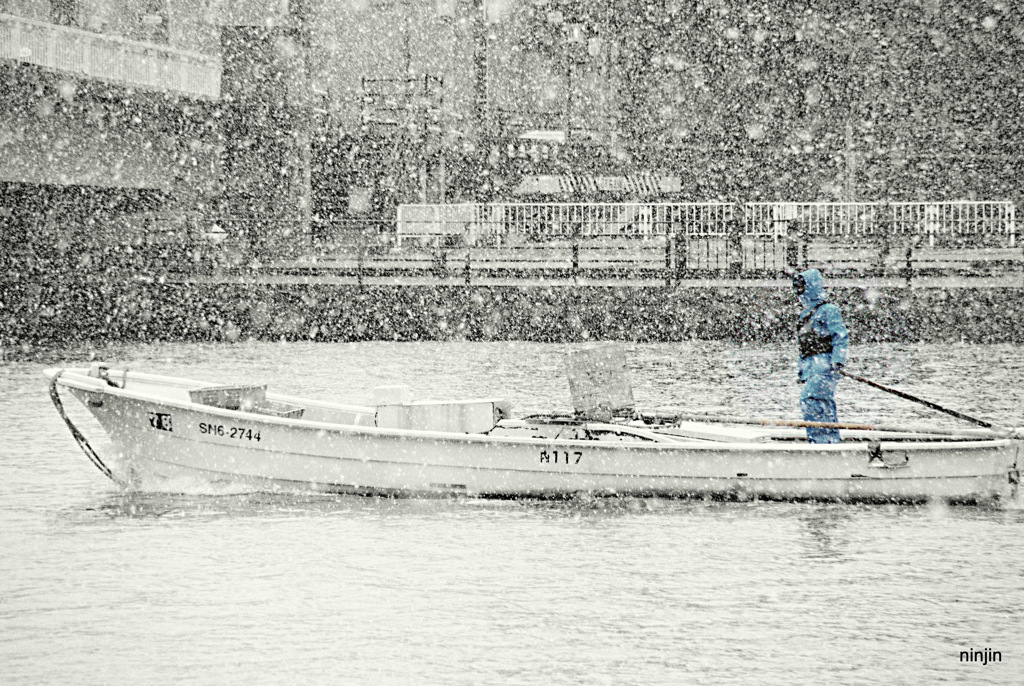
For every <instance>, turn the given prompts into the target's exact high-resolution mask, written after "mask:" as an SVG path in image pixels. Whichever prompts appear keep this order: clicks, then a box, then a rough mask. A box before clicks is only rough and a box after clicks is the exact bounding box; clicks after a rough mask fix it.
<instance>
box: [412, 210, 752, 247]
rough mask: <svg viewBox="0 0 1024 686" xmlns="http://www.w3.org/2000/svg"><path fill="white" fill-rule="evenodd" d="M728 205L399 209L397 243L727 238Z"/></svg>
mask: <svg viewBox="0 0 1024 686" xmlns="http://www.w3.org/2000/svg"><path fill="white" fill-rule="evenodd" d="M734 211H735V208H734V206H733V205H732V204H729V203H489V204H472V203H466V204H460V205H400V206H399V207H398V224H397V235H396V238H397V241H398V243H399V244H401V242H402V241H403V240H409V239H420V240H426V241H428V242H435V243H436V242H440V241H443V240H445V239H450V238H452V237H456V236H457V237H460V238H461V239H462V240H463V241H464V242H465V243H468V244H471V245H472V244H477V243H490V244H503V243H510V242H511V243H516V242H523V241H525V242H544V241H552V240H575V239H600V238H639V239H652V238H659V237H660V238H664V237H665V236H668V235H674V234H678V233H684V234H686V235H691V236H724V235H726V234H727V233H728V232H729V230H730V228H729V227H730V225H731V223H732V222H733V216H734Z"/></svg>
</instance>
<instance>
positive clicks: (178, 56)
mask: <svg viewBox="0 0 1024 686" xmlns="http://www.w3.org/2000/svg"><path fill="white" fill-rule="evenodd" d="M0 58H5V59H11V60H16V61H20V62H26V63H28V64H34V65H37V66H40V67H46V68H48V69H54V70H57V71H64V72H68V73H72V74H79V75H82V76H85V77H88V78H94V79H104V80H108V81H114V82H118V83H124V84H127V85H131V86H136V87H140V88H145V89H146V90H152V91H160V92H163V91H174V92H177V93H183V94H185V95H189V96H192V97H199V98H209V99H216V98H219V97H220V81H221V63H220V60H219V59H218V58H216V57H211V56H209V55H203V54H201V53H197V52H191V51H187V50H178V49H175V48H170V47H167V46H164V45H156V44H153V43H143V42H141V41H132V40H127V39H124V38H120V37H117V36H107V35H104V34H100V33H94V32H92V31H83V30H81V29H76V28H71V27H67V26H58V25H56V24H48V23H45V22H40V21H33V20H31V19H24V18H22V17H16V16H13V15H10V14H0Z"/></svg>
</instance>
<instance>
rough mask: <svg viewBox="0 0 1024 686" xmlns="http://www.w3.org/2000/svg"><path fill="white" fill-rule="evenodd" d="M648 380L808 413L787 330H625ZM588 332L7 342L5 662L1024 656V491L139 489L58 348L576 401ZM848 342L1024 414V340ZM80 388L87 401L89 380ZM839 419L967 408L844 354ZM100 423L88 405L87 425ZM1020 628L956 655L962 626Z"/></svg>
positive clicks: (510, 669)
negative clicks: (111, 455) (119, 479)
mask: <svg viewBox="0 0 1024 686" xmlns="http://www.w3.org/2000/svg"><path fill="white" fill-rule="evenodd" d="M626 347H627V353H628V358H629V368H630V374H631V376H632V380H633V386H634V394H635V396H636V399H637V404H638V405H639V406H641V407H645V408H654V407H668V406H675V407H687V408H694V409H696V408H717V409H720V410H722V411H724V412H728V413H730V414H742V413H746V414H751V415H757V416H769V417H788V418H797V417H798V414H797V395H798V390H799V388H798V386H797V385H796V384H795V383H794V371H793V366H794V360H793V356H792V351H791V350H790V349H789V348H788V347H773V346H761V347H739V346H736V345H731V344H727V343H711V342H688V343H674V344H656V345H632V344H627V346H626ZM570 349H571V348H570V347H569V346H562V345H546V344H524V343H465V342H447V343H360V344H336V345H335V344H314V343H310V344H303V343H281V344H275V343H253V342H249V343H240V344H234V345H232V344H220V345H200V344H153V345H133V346H121V347H117V346H113V347H108V348H104V349H100V350H96V349H85V348H76V349H71V350H51V351H45V352H42V353H38V352H36V353H34V354H32V355H31V356H26V357H29V359H27V360H21V359H11V357H21V355H20V354H19V355H17V356H8V359H7V360H6V361H3V362H0V387H2V394H0V422H2V424H0V425H2V428H3V431H2V437H3V440H2V443H0V458H2V459H0V542H2V553H0V669H2V672H0V682H2V683H4V684H57V683H60V684H66V683H75V684H111V683H133V684H134V683H144V684H160V683H174V684H182V683H192V684H232V683H239V684H293V683H358V684H364V683H392V684H408V683H424V684H425V683H436V684H482V683H495V682H508V683H517V684H520V683H522V684H578V683H597V684H677V683H688V682H692V683H716V684H750V683H762V684H780V685H781V684H820V683H836V684H839V683H841V684H871V685H872V686H877V684H880V683H884V684H887V685H892V684H921V683H934V682H938V681H943V680H949V681H960V682H963V683H971V684H985V683H993V684H1018V683H1020V678H1021V677H1020V675H1021V674H1022V673H1024V543H1022V538H1024V509H1022V508H1021V507H1020V505H1019V503H1018V502H1010V503H1005V504H1003V505H1001V506H999V507H947V506H938V505H930V506H920V507H910V506H867V505H842V504H807V503H802V504H795V503H763V502H758V503H705V502H689V501H673V500H658V499H630V500H607V501H605V500H598V501H585V500H584V501H579V502H542V501H519V502H507V501H478V500H457V499H456V500H386V499H376V498H361V497H347V496H271V495H265V494H224V495H216V496H214V495H202V494H182V495H173V496H171V495H145V494H127V493H121V492H119V491H118V490H117V488H116V487H115V486H114V485H113V484H112V483H111V482H109V481H107V480H106V479H105V478H104V477H103V476H102V475H101V474H100V473H99V472H98V471H97V470H96V469H95V468H94V467H93V466H92V465H90V464H89V462H88V461H87V460H86V458H85V457H84V456H83V455H82V454H81V452H80V451H79V450H78V448H77V446H76V445H75V444H74V442H73V441H72V439H71V437H70V435H69V434H68V432H67V430H66V429H65V427H64V425H63V424H62V422H61V421H60V419H59V417H58V416H57V414H56V412H54V410H53V407H52V405H51V404H50V401H49V398H48V396H47V392H46V385H45V381H44V379H43V377H42V375H41V371H42V369H43V368H44V367H45V366H48V365H51V364H58V363H61V362H69V363H71V362H74V363H78V364H83V363H86V362H88V361H89V360H91V359H93V358H102V359H104V360H106V361H109V362H111V363H113V364H115V365H116V364H126V365H128V366H130V367H131V368H132V369H136V370H139V371H150V372H154V373H166V374H171V375H182V376H188V377H192V378H201V379H209V380H212V381H220V382H224V383H232V382H261V383H263V382H265V383H268V384H269V385H270V386H271V387H272V388H273V389H276V390H280V391H282V392H287V393H294V394H297V395H303V394H309V395H313V396H317V397H327V398H336V399H345V400H351V401H355V402H363V401H369V399H370V389H372V387H373V386H376V385H383V384H395V383H405V384H407V385H409V386H411V387H412V389H413V392H414V394H415V396H416V397H417V398H420V399H441V398H458V397H467V396H475V397H480V396H489V397H493V396H495V395H501V396H504V397H506V398H508V399H510V400H511V401H512V402H513V405H514V407H515V408H516V414H520V415H521V414H525V413H528V412H532V411H544V410H559V409H561V410H564V409H567V408H570V407H571V402H570V398H569V390H568V384H567V382H566V380H565V374H564V372H563V354H564V353H565V352H567V351H568V350H570ZM852 352H853V355H852V360H851V370H852V371H854V372H857V373H859V374H861V375H862V376H866V377H868V378H872V379H875V380H877V381H880V382H882V383H887V384H899V386H900V388H902V389H904V390H906V391H907V392H910V393H914V394H915V395H920V396H924V397H926V398H930V399H932V400H934V401H937V402H941V403H943V404H946V405H948V406H950V407H954V408H956V409H959V410H961V411H964V412H968V413H974V414H977V415H980V416H983V417H986V418H988V419H990V420H992V421H996V422H999V423H1004V424H1009V425H1014V426H1019V425H1024V354H1022V352H1024V351H1022V349H1021V348H1020V347H1015V346H1010V345H1003V346H978V345H972V346H957V345H920V344H914V345H881V344H875V345H860V346H855V347H854V349H853V351H852ZM72 402H74V401H71V400H70V399H69V405H70V404H71V403H72ZM839 405H840V417H841V419H843V420H856V421H885V422H887V423H893V422H897V423H899V422H903V423H908V424H909V423H913V424H921V423H925V422H942V415H936V413H935V412H933V411H931V410H928V409H926V408H923V407H921V406H918V405H914V404H912V403H908V402H907V401H905V400H901V399H899V398H895V397H893V396H890V395H886V394H883V393H881V392H879V391H877V390H873V389H871V388H868V387H866V386H858V385H856V384H853V383H852V382H849V381H844V382H843V384H842V385H841V386H840V391H839ZM86 429H87V431H88V430H89V427H88V426H87V427H86ZM986 649H988V650H992V651H999V653H1000V655H999V657H1000V658H1001V659H1000V660H998V661H993V662H989V663H988V664H982V662H981V661H976V662H961V660H960V658H959V655H960V652H961V651H984V650H986Z"/></svg>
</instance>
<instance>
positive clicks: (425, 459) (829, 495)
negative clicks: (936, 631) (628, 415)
mask: <svg viewBox="0 0 1024 686" xmlns="http://www.w3.org/2000/svg"><path fill="white" fill-rule="evenodd" d="M45 374H46V375H47V376H48V377H49V378H50V392H51V396H52V398H53V400H54V403H55V405H56V406H57V409H58V411H59V412H60V414H61V416H62V417H63V418H64V420H65V422H66V423H67V424H68V427H69V428H70V429H71V431H72V434H73V435H74V436H75V438H76V440H77V441H78V442H79V445H80V446H81V447H82V448H83V450H84V451H85V452H86V454H87V455H88V456H89V457H90V459H91V460H92V461H93V462H94V464H95V465H96V466H97V467H98V468H100V470H101V471H103V473H104V474H106V475H107V476H109V477H110V478H111V479H113V480H115V481H117V482H118V483H121V484H122V485H124V486H126V487H129V488H135V489H140V490H147V491H181V490H183V488H182V484H189V490H191V489H193V488H195V487H196V484H203V485H206V486H209V487H210V488H211V489H214V490H215V492H221V491H220V489H221V488H222V487H225V486H227V487H230V488H233V489H240V490H252V491H263V490H268V491H277V490H313V491H321V492H337V493H354V494H380V495H401V496H463V495H465V496H481V497H503V498H513V497H566V496H573V495H577V494H592V495H609V496H611V495H617V496H664V497H710V498H724V499H744V500H746V499H753V498H763V499H771V500H788V499H804V500H806V499H811V500H841V501H897V502H916V501H928V500H933V499H938V500H944V501H951V502H991V501H994V500H999V499H1001V498H1008V497H1011V496H1012V495H1013V493H1014V491H1015V488H1016V482H1017V481H1018V477H1017V466H1018V464H1019V460H1020V454H1021V441H1020V440H1018V436H1019V435H1020V434H1019V430H1018V432H1017V433H1016V434H1015V435H1014V437H1012V438H1008V437H1005V436H1002V435H999V434H997V433H995V432H991V431H978V430H969V431H964V432H962V433H960V434H953V433H952V432H948V433H947V434H943V435H939V434H929V433H922V432H899V431H877V430H854V431H844V432H843V441H842V442H841V443H837V444H831V445H814V444H809V443H807V442H806V439H805V438H804V434H803V431H802V430H800V429H796V428H784V427H762V426H757V427H753V426H743V425H735V424H728V423H721V422H717V423H716V422H697V421H674V422H660V423H655V422H645V421H641V420H636V419H634V420H632V421H627V420H622V421H618V420H614V421H591V420H585V419H579V418H577V417H573V416H568V417H556V416H546V417H532V418H531V417H527V418H522V419H513V418H511V417H509V416H508V415H509V412H508V408H507V405H506V404H505V403H504V402H502V401H501V400H497V399H484V400H466V401H457V402H413V401H411V400H410V398H409V397H408V394H407V393H406V392H405V391H404V390H403V389H405V387H385V388H383V389H380V390H379V391H378V394H379V395H381V396H382V397H381V398H380V402H378V403H377V404H376V405H374V406H357V405H345V404H339V403H334V402H327V401H322V400H312V399H304V398H297V397H292V396H287V395H281V394H277V393H271V392H267V390H266V386H263V385H253V386H221V385H218V384H211V383H204V382H201V381H192V380H188V379H182V378H175V377H168V376H159V375H154V374H147V373H140V372H135V371H132V372H128V371H120V370H107V369H106V368H105V367H101V366H98V365H94V366H93V367H92V368H91V369H48V370H46V372H45ZM63 390H66V391H69V392H70V394H71V395H73V396H75V397H76V398H77V399H78V400H79V401H81V403H82V404H83V405H84V406H85V407H86V408H88V410H89V412H91V413H92V415H93V416H94V417H95V418H96V419H97V420H98V421H99V424H100V425H101V426H102V428H103V429H104V431H105V432H106V434H107V435H108V436H109V443H110V446H111V454H110V455H107V456H100V455H99V454H97V453H96V452H95V450H94V449H93V448H92V446H91V444H90V442H89V441H88V440H87V438H86V437H85V436H84V435H83V434H82V432H81V431H80V430H79V429H78V427H77V426H76V425H75V423H74V422H73V421H72V420H71V419H70V418H69V417H68V414H67V412H65V409H64V407H63V403H62V401H61V397H60V396H61V394H60V391H63ZM634 416H638V415H634Z"/></svg>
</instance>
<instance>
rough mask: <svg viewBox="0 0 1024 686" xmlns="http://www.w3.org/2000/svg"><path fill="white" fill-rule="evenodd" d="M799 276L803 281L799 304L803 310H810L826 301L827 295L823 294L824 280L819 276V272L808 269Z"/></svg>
mask: <svg viewBox="0 0 1024 686" xmlns="http://www.w3.org/2000/svg"><path fill="white" fill-rule="evenodd" d="M799 275H800V276H802V277H803V279H804V284H806V286H805V288H804V292H803V293H801V294H800V304H801V305H803V306H804V309H805V310H806V309H810V308H812V307H814V306H815V305H817V304H818V303H820V302H821V301H823V300H828V294H827V293H826V292H825V279H824V278H823V277H822V276H821V272H819V271H818V270H817V269H808V270H807V271H805V272H800V274H799Z"/></svg>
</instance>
